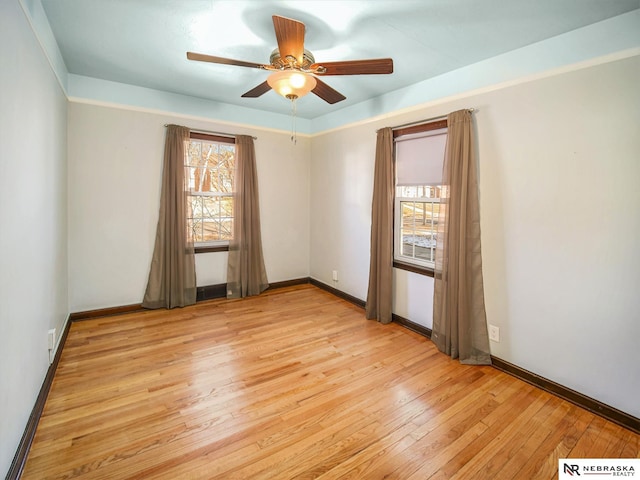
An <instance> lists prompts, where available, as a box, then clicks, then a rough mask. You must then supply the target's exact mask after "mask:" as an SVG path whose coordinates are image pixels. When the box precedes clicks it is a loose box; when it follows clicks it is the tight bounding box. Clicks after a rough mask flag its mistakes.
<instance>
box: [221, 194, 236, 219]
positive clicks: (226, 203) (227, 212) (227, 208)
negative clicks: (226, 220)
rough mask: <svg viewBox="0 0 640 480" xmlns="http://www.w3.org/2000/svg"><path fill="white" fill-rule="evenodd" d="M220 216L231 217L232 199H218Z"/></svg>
mask: <svg viewBox="0 0 640 480" xmlns="http://www.w3.org/2000/svg"><path fill="white" fill-rule="evenodd" d="M220 215H221V216H222V217H233V197H220Z"/></svg>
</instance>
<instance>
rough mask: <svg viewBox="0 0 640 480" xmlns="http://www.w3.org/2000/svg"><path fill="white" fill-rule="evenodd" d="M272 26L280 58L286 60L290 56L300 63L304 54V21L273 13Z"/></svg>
mask: <svg viewBox="0 0 640 480" xmlns="http://www.w3.org/2000/svg"><path fill="white" fill-rule="evenodd" d="M272 18H273V28H274V29H275V31H276V39H277V40H278V50H279V51H280V58H282V59H283V60H286V58H287V56H292V57H294V58H295V59H296V60H298V63H299V64H300V65H302V60H303V54H304V23H302V22H299V21H297V20H292V19H290V18H286V17H280V16H278V15H273V16H272Z"/></svg>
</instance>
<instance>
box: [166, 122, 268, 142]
mask: <svg viewBox="0 0 640 480" xmlns="http://www.w3.org/2000/svg"><path fill="white" fill-rule="evenodd" d="M164 126H165V127H168V126H169V124H168V123H165V124H164ZM187 128H189V127H187ZM189 131H190V132H194V133H209V134H211V135H221V136H223V137H229V138H236V137H237V135H234V134H233V133H225V132H214V131H212V130H200V129H199V128H189ZM251 138H253V139H254V140H257V139H258V137H254V136H251Z"/></svg>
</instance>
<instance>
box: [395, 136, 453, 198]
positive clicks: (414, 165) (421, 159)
mask: <svg viewBox="0 0 640 480" xmlns="http://www.w3.org/2000/svg"><path fill="white" fill-rule="evenodd" d="M446 142H447V129H446V128H443V129H441V130H433V131H430V132H423V133H417V134H414V135H403V136H402V137H398V138H396V140H395V147H396V185H398V186H414V185H429V186H437V185H441V184H442V164H443V162H444V148H445V145H446Z"/></svg>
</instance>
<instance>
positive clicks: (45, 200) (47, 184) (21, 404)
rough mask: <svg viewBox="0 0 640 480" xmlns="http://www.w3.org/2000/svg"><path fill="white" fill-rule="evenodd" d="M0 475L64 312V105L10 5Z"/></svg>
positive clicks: (2, 98)
mask: <svg viewBox="0 0 640 480" xmlns="http://www.w3.org/2000/svg"><path fill="white" fill-rule="evenodd" d="M0 58H2V67H0V332H1V333H0V476H4V475H5V474H6V472H7V471H8V469H9V466H10V465H11V461H12V459H13V456H14V454H15V452H16V447H17V446H18V443H19V441H20V438H21V437H22V434H23V432H24V429H25V426H26V425H27V421H28V419H29V415H30V414H31V410H32V408H33V405H34V404H35V401H36V398H37V396H38V392H39V391H40V387H41V386H42V381H43V380H44V377H45V375H46V373H47V369H48V367H49V354H48V345H47V332H48V330H49V329H53V328H55V329H56V330H57V333H58V338H59V334H60V332H62V330H63V328H64V322H65V320H66V318H67V314H68V312H69V311H68V306H67V210H66V147H67V145H66V128H67V123H66V112H67V100H66V98H65V96H64V92H63V91H62V89H61V88H60V85H59V84H58V82H57V80H56V77H55V76H54V74H53V72H52V70H51V68H50V66H49V64H48V63H47V59H46V57H45V56H44V54H43V53H42V50H41V49H40V46H39V45H38V43H37V41H36V39H35V37H34V35H33V32H32V31H31V30H30V27H29V24H28V23H27V20H26V18H25V15H24V13H23V11H22V10H21V8H20V5H19V4H18V2H0Z"/></svg>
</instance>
